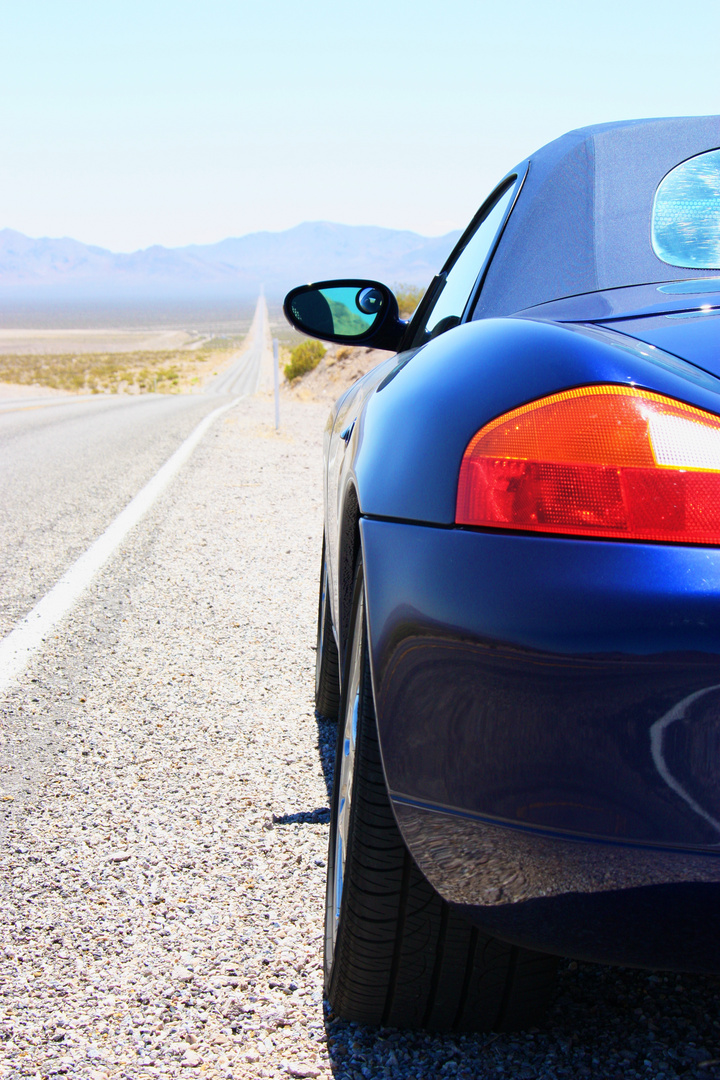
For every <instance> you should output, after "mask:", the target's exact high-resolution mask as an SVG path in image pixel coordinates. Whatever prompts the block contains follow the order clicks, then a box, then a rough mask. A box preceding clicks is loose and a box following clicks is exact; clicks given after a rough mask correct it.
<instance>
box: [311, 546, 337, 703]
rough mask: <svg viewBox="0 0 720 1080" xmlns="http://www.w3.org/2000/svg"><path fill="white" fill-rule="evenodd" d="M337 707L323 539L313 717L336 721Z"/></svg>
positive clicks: (335, 665) (333, 644)
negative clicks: (314, 715)
mask: <svg viewBox="0 0 720 1080" xmlns="http://www.w3.org/2000/svg"><path fill="white" fill-rule="evenodd" d="M339 708H340V674H339V662H338V651H337V645H336V644H335V636H334V634H333V628H332V617H331V615H330V604H329V603H328V595H327V564H326V562H325V538H324V537H323V546H322V563H321V566H320V597H319V600H318V624H317V653H316V656H315V714H316V715H317V716H319V717H323V718H324V719H326V720H337V716H338V710H339Z"/></svg>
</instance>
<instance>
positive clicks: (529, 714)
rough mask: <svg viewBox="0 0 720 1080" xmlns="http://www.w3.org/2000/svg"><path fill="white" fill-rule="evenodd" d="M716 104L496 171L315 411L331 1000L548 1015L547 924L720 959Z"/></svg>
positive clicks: (618, 953) (622, 128) (429, 1011)
mask: <svg viewBox="0 0 720 1080" xmlns="http://www.w3.org/2000/svg"><path fill="white" fill-rule="evenodd" d="M719 147H720V118H719V117H695V118H676V119H659V120H639V121H629V122H625V123H614V124H604V125H600V126H597V127H590V128H585V129H581V130H578V131H573V132H570V133H569V134H567V135H564V136H563V137H562V138H560V139H558V140H557V141H555V142H553V143H550V144H549V145H548V146H545V147H543V149H541V150H539V151H538V152H537V153H535V154H533V155H532V156H531V157H530V158H528V159H527V160H526V161H523V162H522V163H521V164H520V165H518V166H517V167H516V168H514V169H513V170H512V171H511V172H509V173H508V174H507V175H506V176H505V178H504V179H503V180H501V182H500V183H499V185H498V186H497V187H496V188H495V190H494V191H493V193H492V194H491V195H490V197H489V198H488V199H487V200H486V202H485V203H484V204H483V205H482V207H481V208H480V210H479V212H478V213H477V215H476V217H475V218H474V219H473V221H472V223H471V224H470V226H469V228H468V229H467V230H466V232H465V233H464V234H463V236H462V238H461V239H460V241H459V243H458V245H457V247H456V248H455V250H454V251H453V253H452V255H451V256H450V258H449V260H448V262H447V263H446V265H445V267H444V268H443V269H442V271H441V272H440V273H439V274H438V276H437V277H436V278H435V279H434V280H433V281H432V283H431V285H430V287H429V289H428V291H427V293H426V295H425V297H424V299H423V301H422V303H421V304H420V307H419V308H418V310H417V312H416V313H415V315H414V317H413V318H412V320H411V321H410V322H409V323H407V324H406V323H404V322H402V321H400V319H399V318H398V307H397V303H396V301H395V298H394V297H393V295H392V293H391V291H390V290H389V289H388V288H387V287H386V286H384V285H382V284H381V283H379V282H376V281H365V280H356V279H350V280H341V281H325V282H320V283H318V284H315V285H308V286H302V287H300V288H297V289H294V290H293V291H292V292H291V293H289V295H288V297H287V299H286V301H285V311H286V314H287V317H288V318H289V320H290V322H291V323H292V324H293V325H294V326H296V327H297V328H299V329H300V330H302V331H304V332H305V333H308V334H312V335H313V336H315V337H321V338H324V339H326V340H328V341H333V342H343V343H358V344H362V345H366V346H376V347H380V348H385V349H391V350H393V351H395V352H396V353H397V355H396V356H394V357H392V358H391V359H389V360H387V361H385V362H384V363H382V364H381V365H380V366H379V367H377V368H375V369H374V370H373V371H372V372H371V373H370V374H368V375H366V376H365V377H364V378H363V379H361V380H360V381H359V382H357V383H356V384H355V385H354V386H353V387H352V388H351V389H350V390H349V391H348V392H347V393H346V394H345V395H344V396H343V397H342V398H341V399H340V400H339V401H338V402H337V404H336V405H335V407H334V409H333V412H332V415H331V416H330V419H329V422H328V426H327V431H326V461H327V468H326V473H325V540H324V549H323V560H322V576H321V585H320V608H319V624H318V652H317V700H316V704H317V710H318V713H319V714H320V715H322V716H326V717H337V719H338V742H337V760H336V769H335V781H334V794H333V799H332V818H331V837H330V853H329V860H328V887H327V905H326V911H327V915H326V928H325V938H326V942H325V956H326V988H327V992H328V995H329V998H330V1002H331V1004H332V1007H333V1009H334V1010H335V1011H336V1013H338V1014H339V1015H341V1016H344V1017H347V1018H350V1019H354V1020H358V1021H362V1022H368V1023H379V1024H385V1025H393V1026H426V1027H429V1028H435V1029H454V1030H463V1029H473V1028H474V1029H495V1030H507V1029H510V1028H514V1027H518V1026H523V1025H527V1024H530V1023H533V1022H534V1021H535V1020H536V1019H537V1017H538V1015H539V1014H540V1012H541V1010H542V1007H543V1005H544V1004H545V1002H546V1001H547V999H548V995H549V994H551V992H552V985H553V978H554V972H555V967H556V963H557V961H556V957H557V956H571V957H576V958H582V959H589V960H593V961H601V962H609V963H619V964H624V965H629V966H638V967H645V968H659V969H671V970H684V971H696V972H720V276H718V275H720V149H718V148H719Z"/></svg>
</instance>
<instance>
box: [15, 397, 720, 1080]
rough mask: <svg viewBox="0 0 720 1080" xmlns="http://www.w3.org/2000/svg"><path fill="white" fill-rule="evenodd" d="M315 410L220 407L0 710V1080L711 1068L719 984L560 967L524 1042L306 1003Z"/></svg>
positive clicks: (316, 986) (312, 902) (312, 947)
mask: <svg viewBox="0 0 720 1080" xmlns="http://www.w3.org/2000/svg"><path fill="white" fill-rule="evenodd" d="M325 413H326V407H325V406H324V405H314V404H304V403H297V402H290V401H286V402H284V403H283V431H282V433H281V434H280V435H279V436H276V435H275V433H274V432H273V430H272V428H271V427H270V424H269V421H270V419H271V417H270V407H269V406H268V403H267V402H266V401H262V400H257V399H256V400H253V401H245V402H243V403H242V404H241V405H240V407H239V408H238V409H236V410H234V411H233V412H232V413H230V414H227V415H226V416H225V417H223V418H221V419H220V421H218V423H217V424H216V426H215V427H214V428H213V429H212V430H211V432H210V434H209V436H207V437H206V439H205V440H204V442H203V443H202V444H201V445H200V447H199V448H198V449H197V450H196V451H195V454H194V456H193V458H192V459H191V461H190V463H189V464H188V466H187V467H186V468H185V470H184V471H183V473H182V475H181V476H180V477H178V478H177V479H176V481H175V482H174V484H173V485H172V487H171V489H170V490H169V491H168V492H167V493H166V495H165V496H164V498H163V499H162V500H161V501H160V502H159V503H158V504H157V505H156V507H155V508H154V510H153V511H152V512H151V514H150V515H149V516H148V517H147V518H146V519H145V520H144V521H143V522H142V523H141V525H140V526H139V527H138V529H137V530H136V532H135V534H134V535H133V537H132V538H131V540H130V541H129V542H128V544H127V545H126V547H125V549H124V551H123V553H122V555H121V556H119V557H117V558H116V559H115V560H114V561H113V562H112V563H111V564H110V565H109V566H108V567H107V568H106V570H105V572H104V573H103V574H102V575H101V576H100V577H99V578H98V579H97V580H96V582H95V584H94V586H93V588H92V589H91V590H90V592H89V594H88V595H87V597H86V599H85V601H84V602H83V603H82V604H81V605H80V606H79V607H78V608H77V609H76V610H75V612H74V614H73V616H72V618H71V619H70V621H69V624H68V625H66V626H65V627H64V628H63V629H62V631H61V632H60V633H58V634H57V635H55V636H54V637H53V638H52V640H50V641H49V642H48V644H47V648H46V650H45V652H44V654H43V656H42V657H41V658H40V659H38V660H37V661H36V663H35V664H34V666H33V668H32V670H30V671H29V672H28V675H27V677H26V678H25V679H24V680H23V682H22V684H21V685H20V686H19V687H18V689H17V691H16V692H15V693H13V694H11V695H9V696H8V698H7V699H6V700H5V702H4V705H3V712H2V727H1V728H0V745H1V746H2V759H1V760H2V766H0V768H1V771H0V799H1V800H2V806H1V807H0V861H1V862H2V867H3V870H4V874H3V876H2V886H1V887H2V903H1V906H0V1077H2V1078H8V1080H9V1078H13V1077H55V1076H68V1077H72V1078H74V1077H81V1078H89V1080H109V1078H111V1077H112V1078H115V1077H128V1078H135V1077H138V1078H142V1077H147V1078H151V1077H191V1076H193V1075H198V1076H203V1077H208V1078H211V1077H235V1078H254V1077H287V1076H291V1077H331V1076H334V1077H336V1078H338V1080H361V1078H362V1080H369V1078H375V1077H378V1078H384V1077H397V1078H417V1080H420V1078H431V1077H457V1078H470V1077H478V1078H480V1077H482V1078H485V1077H497V1078H501V1077H508V1078H509V1077H512V1078H517V1080H521V1078H531V1077H538V1078H540V1077H543V1078H545V1077H547V1078H553V1077H573V1078H576V1077H593V1078H595V1077H612V1078H616V1077H617V1078H620V1077H622V1078H623V1080H627V1078H631V1077H638V1076H639V1077H661V1076H662V1077H667V1078H668V1080H670V1078H672V1077H676V1076H684V1077H695V1076H697V1077H712V1076H720V1062H719V1061H718V1059H720V1026H719V1020H718V1017H720V1013H718V994H719V991H720V981H718V980H717V979H710V978H698V977H689V976H683V977H678V976H675V975H672V976H665V975H652V974H649V973H638V972H629V971H625V970H619V969H609V968H600V967H595V966H592V965H586V964H580V965H578V964H566V965H564V969H563V973H562V976H561V980H560V991H559V995H558V998H557V1002H556V1005H555V1007H554V1008H553V1010H552V1011H551V1014H550V1016H549V1019H548V1024H547V1027H545V1028H543V1029H542V1030H540V1031H534V1032H530V1033H528V1034H523V1035H515V1036H500V1037H497V1036H482V1037H477V1038H472V1037H449V1036H448V1037H438V1036H435V1035H427V1034H424V1033H420V1034H405V1033H399V1032H395V1031H392V1030H381V1031H377V1030H372V1029H368V1028H363V1027H360V1026H357V1025H353V1024H347V1023H344V1022H342V1021H339V1020H337V1019H335V1018H333V1017H332V1015H330V1014H329V1013H328V1012H327V1009H326V1007H324V1004H323V998H322V970H321V944H322V942H321V932H322V906H323V901H322V898H323V892H324V863H325V854H326V852H325V847H326V843H327V821H328V810H327V806H328V795H327V786H326V784H327V778H328V772H329V762H330V758H331V754H332V742H333V732H332V731H331V730H327V729H328V728H329V725H326V724H321V725H320V728H318V724H317V723H316V721H315V719H314V716H313V709H312V679H313V667H314V652H313V650H312V645H313V643H314V635H315V626H314V622H315V609H316V598H317V593H316V590H317V573H318V562H319V552H320V535H321V494H320V493H321V486H320V447H321V436H322V428H323V424H324V420H325Z"/></svg>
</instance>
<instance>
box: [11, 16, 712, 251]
mask: <svg viewBox="0 0 720 1080" xmlns="http://www.w3.org/2000/svg"><path fill="white" fill-rule="evenodd" d="M719 32H720V2H719V0H706V2H705V3H704V4H701V5H696V4H688V3H685V4H681V3H678V2H677V0H601V2H598V0H585V2H584V3H583V2H582V0H572V2H570V0H567V2H566V0H505V3H504V4H503V5H499V4H496V3H494V2H493V3H487V2H485V0H432V2H426V0H413V2H409V0H380V2H377V0H365V2H364V3H357V2H349V0H303V2H302V3H301V2H299V0H298V2H291V0H257V2H256V3H252V4H251V3H250V2H248V0H202V2H200V0H192V2H189V0H167V2H166V0H142V2H140V0H22V2H18V0H0V197H1V198H0V203H1V206H2V211H1V212H0V227H3V226H9V227H11V228H15V229H19V230H20V231H21V232H25V233H27V234H28V235H31V236H43V235H46V236H63V235H66V236H73V237H75V238H76V239H79V240H84V241H86V242H88V243H94V244H99V245H101V246H105V247H110V248H112V249H114V250H118V251H130V250H133V249H135V248H138V247H146V246H148V245H150V244H153V243H160V244H166V245H170V246H175V245H181V244H187V243H209V242H212V241H215V240H220V239H222V238H224V237H226V236H239V235H242V234H243V233H247V232H254V231H256V230H259V229H273V230H275V229H285V228H287V227H289V226H291V225H295V224H298V223H299V222H301V221H312V220H319V219H325V220H329V221H340V222H346V223H349V224H368V225H387V226H392V227H398V228H408V229H413V230H416V231H417V232H421V233H425V234H428V235H435V234H439V233H442V232H445V231H447V230H449V229H452V228H458V227H460V226H462V225H464V224H465V223H466V221H467V219H468V218H469V217H470V215H471V214H472V213H473V212H474V210H475V209H476V208H477V205H478V204H479V202H480V201H481V199H482V197H483V196H484V195H485V194H486V192H487V191H488V189H489V188H490V187H491V186H492V185H493V184H494V183H495V181H496V180H497V179H499V178H500V177H501V176H502V174H503V173H504V172H506V171H507V169H509V168H510V167H511V166H512V165H513V164H515V162H516V161H518V160H520V159H522V158H523V157H526V156H527V155H528V154H529V153H530V152H531V151H532V150H533V149H535V148H536V147H537V146H540V145H542V144H543V143H545V142H548V141H549V140H551V139H553V138H555V137H556V136H558V135H561V134H562V133H563V132H565V131H567V130H569V129H571V128H573V127H580V126H583V125H585V124H590V123H595V122H598V121H603V120H615V119H626V118H631V117H639V116H678V115H684V114H695V113H720V65H719V64H718V40H719Z"/></svg>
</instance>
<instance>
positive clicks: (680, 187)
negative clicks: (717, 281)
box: [652, 150, 720, 270]
mask: <svg viewBox="0 0 720 1080" xmlns="http://www.w3.org/2000/svg"><path fill="white" fill-rule="evenodd" d="M652 245H653V248H654V250H655V254H656V255H657V256H658V258H659V259H662V260H663V262H666V263H669V264H670V265H671V266H686V267H695V268H697V269H698V270H717V269H720V150H710V151H708V152H707V153H705V154H698V155H697V157H693V158H689V159H688V161H683V162H682V163H681V164H680V165H676V166H675V168H674V169H672V170H671V171H670V172H669V173H668V174H667V176H666V177H665V178H664V179H663V180H662V181H661V182H660V185H659V186H658V189H657V191H656V193H655V202H654V204H653V215H652Z"/></svg>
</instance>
